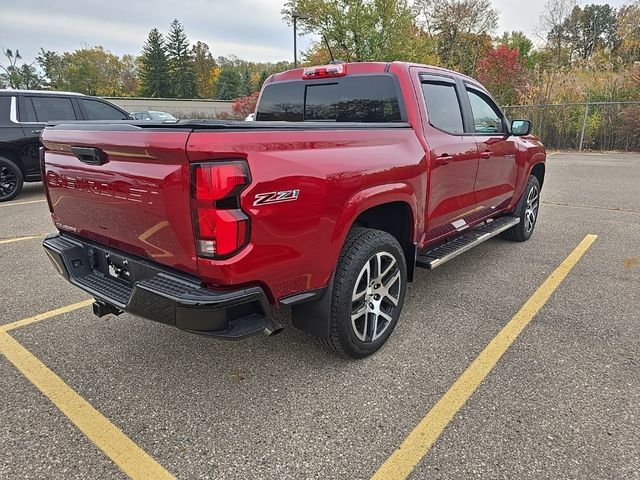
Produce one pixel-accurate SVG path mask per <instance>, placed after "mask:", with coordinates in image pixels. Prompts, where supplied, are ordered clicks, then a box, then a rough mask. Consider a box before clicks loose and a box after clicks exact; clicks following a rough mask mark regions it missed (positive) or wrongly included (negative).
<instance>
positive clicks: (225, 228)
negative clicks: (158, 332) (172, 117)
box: [41, 62, 546, 358]
mask: <svg viewBox="0 0 640 480" xmlns="http://www.w3.org/2000/svg"><path fill="white" fill-rule="evenodd" d="M255 117H256V121H255V122H234V121H205V120H184V121H178V122H175V123H171V124H167V123H166V122H165V123H155V122H149V121H146V122H135V121H124V122H82V123H78V124H72V123H67V124H58V125H52V126H49V127H47V128H46V129H45V131H44V133H43V135H42V142H43V145H44V147H43V148H42V150H41V155H42V167H43V176H44V178H45V185H46V192H47V198H48V201H49V209H50V211H51V215H52V217H53V221H54V223H55V225H56V227H57V229H58V230H59V232H58V233H57V234H55V235H52V236H49V237H48V238H46V239H45V241H44V247H45V250H46V252H47V254H48V256H49V258H50V259H51V261H52V263H53V264H54V266H55V267H56V268H57V270H58V271H59V272H60V274H61V275H63V276H64V277H65V278H66V279H67V280H69V281H70V282H72V283H73V284H75V285H76V286H78V287H79V288H81V289H82V290H84V291H86V292H88V293H90V294H91V295H93V296H94V297H95V303H94V304H93V308H94V313H95V314H96V315H98V316H103V315H106V314H120V313H121V312H123V311H127V312H130V313H132V314H135V315H139V316H142V317H145V318H148V319H152V320H156V321H160V322H163V323H166V324H170V325H174V326H176V327H178V328H180V329H183V330H188V331H191V332H197V333H199V334H203V335H209V336H211V337H216V338H225V339H238V338H243V337H246V336H248V335H252V334H255V333H259V332H265V333H267V334H273V333H276V332H278V331H280V330H281V329H282V327H281V326H280V325H279V324H278V323H277V322H276V321H275V320H274V319H273V318H272V311H273V309H275V308H277V307H279V306H282V305H289V306H291V313H292V323H293V325H294V326H295V327H298V328H300V329H302V330H304V331H306V332H308V333H310V334H312V335H315V336H316V337H318V338H319V339H320V341H321V343H323V344H324V345H325V346H326V347H328V348H330V349H332V350H334V351H336V352H337V353H339V354H342V355H345V356H348V357H352V358H361V357H365V356H367V355H370V354H372V353H373V352H375V351H376V350H377V349H378V348H380V347H381V346H382V345H383V344H384V343H385V342H386V340H387V339H388V337H389V335H390V334H391V332H392V331H393V329H394V327H395V325H396V323H397V321H398V317H399V316H400V310H401V309H402V305H403V301H404V297H405V291H406V288H407V282H410V281H412V279H413V274H414V269H415V268H416V267H424V268H428V269H432V268H436V267H437V266H439V265H441V264H443V263H444V262H446V261H448V260H450V259H451V258H454V257H455V256H457V255H458V254H460V253H462V252H464V251H466V250H468V249H469V248H472V247H473V246H475V245H478V244H479V243H481V242H483V241H485V240H487V239H488V238H491V237H493V236H495V235H497V234H502V235H503V236H504V237H506V238H507V239H509V240H513V241H524V240H527V239H528V238H529V237H530V236H531V234H532V233H533V230H534V227H535V224H536V220H537V217H538V207H539V199H540V189H541V187H542V185H543V182H544V174H545V157H546V154H545V150H544V147H543V146H542V144H541V143H540V142H539V141H538V139H537V138H535V137H534V136H532V135H530V128H531V125H530V123H529V122H528V121H526V120H514V121H512V122H511V123H509V122H508V121H507V119H506V117H505V116H504V114H503V113H502V112H501V110H500V109H499V108H498V106H497V105H496V103H495V102H494V101H493V100H492V98H491V96H490V95H489V93H488V92H487V91H486V90H485V89H484V88H483V87H482V85H480V84H479V83H478V82H477V81H475V80H473V79H471V78H468V77H465V76H463V75H459V74H457V73H454V72H451V71H448V70H443V69H440V68H435V67H430V66H425V65H414V64H408V63H401V62H393V63H357V64H331V65H326V66H322V67H313V68H303V69H295V70H290V71H286V72H283V73H279V74H276V75H272V76H271V77H270V78H269V79H268V80H267V81H266V82H265V84H264V86H263V88H262V91H261V94H260V98H259V102H258V106H257V109H256V116H255Z"/></svg>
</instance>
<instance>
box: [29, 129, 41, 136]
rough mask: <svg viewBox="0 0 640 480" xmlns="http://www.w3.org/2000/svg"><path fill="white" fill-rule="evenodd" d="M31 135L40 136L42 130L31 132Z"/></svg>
mask: <svg viewBox="0 0 640 480" xmlns="http://www.w3.org/2000/svg"><path fill="white" fill-rule="evenodd" d="M31 133H32V134H34V135H40V134H41V133H42V129H40V130H31Z"/></svg>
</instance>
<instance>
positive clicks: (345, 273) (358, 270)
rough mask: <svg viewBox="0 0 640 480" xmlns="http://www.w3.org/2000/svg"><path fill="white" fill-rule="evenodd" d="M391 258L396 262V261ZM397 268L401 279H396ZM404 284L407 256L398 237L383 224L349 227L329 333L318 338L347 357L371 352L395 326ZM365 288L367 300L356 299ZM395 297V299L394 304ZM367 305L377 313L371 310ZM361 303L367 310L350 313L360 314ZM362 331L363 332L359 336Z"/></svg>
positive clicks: (335, 284) (336, 278) (336, 279)
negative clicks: (390, 232)
mask: <svg viewBox="0 0 640 480" xmlns="http://www.w3.org/2000/svg"><path fill="white" fill-rule="evenodd" d="M392 259H393V260H395V263H392ZM367 265H368V266H367ZM380 270H382V271H380ZM396 270H397V271H396ZM366 271H368V272H369V273H366ZM385 271H386V273H385ZM398 273H399V282H400V283H399V284H397V283H396V282H397V280H396V277H397V275H398ZM376 274H377V275H376ZM380 274H384V275H380ZM357 281H359V283H358V285H356V282H357ZM378 281H379V283H377V282H378ZM365 285H366V287H365ZM356 287H358V290H359V291H358V292H357V291H356ZM363 288H364V290H363ZM406 288H407V266H406V260H405V257H404V253H403V251H402V248H401V247H400V245H399V244H398V241H397V240H396V239H395V238H394V237H393V236H391V235H390V234H388V233H387V232H383V231H381V230H373V229H368V228H361V227H355V228H353V229H351V231H350V232H349V235H348V236H347V239H346V241H345V244H344V247H343V248H342V252H341V253H340V258H339V260H338V265H337V267H336V271H335V275H334V281H333V288H332V290H331V310H330V334H329V338H318V340H319V341H320V343H321V344H322V345H323V346H325V347H326V348H327V349H329V350H331V351H333V352H336V353H338V354H339V355H342V356H344V357H348V358H364V357H367V356H369V355H371V354H372V353H374V352H376V351H377V350H378V349H379V348H380V347H381V346H382V345H384V343H385V342H386V341H387V339H388V338H389V336H390V335H391V333H392V332H393V329H394V328H395V326H396V323H397V322H398V317H399V316H400V311H401V310H402V305H403V303H404V296H405V292H406ZM387 289H388V293H383V294H382V295H380V294H379V293H378V294H376V293H375V291H376V290H377V291H378V292H386V291H387ZM362 291H364V292H365V293H364V294H363V295H362V299H363V300H354V298H355V297H356V296H357V295H358V294H359V293H360V292H362ZM367 292H368V293H367ZM393 300H395V301H396V302H397V304H396V305H394V304H393V302H392V301H393ZM360 302H362V305H360ZM354 305H355V306H354ZM374 305H375V309H374ZM369 306H371V308H372V309H374V310H375V312H379V313H373V312H372V313H370V311H369ZM354 308H355V311H356V313H355V314H354ZM362 309H364V311H365V313H364V314H362V316H360V317H359V318H356V319H355V320H352V315H353V316H356V315H357V314H358V312H361V311H362ZM383 314H384V315H386V317H384V316H383ZM387 317H388V318H390V319H388V318H387ZM376 328H377V330H376V331H374V329H376ZM360 330H361V331H360ZM359 335H362V337H363V338H359Z"/></svg>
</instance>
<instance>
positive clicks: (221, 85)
mask: <svg viewBox="0 0 640 480" xmlns="http://www.w3.org/2000/svg"><path fill="white" fill-rule="evenodd" d="M216 96H217V97H218V99H219V100H235V99H236V98H238V97H241V96H242V77H241V76H240V74H239V73H238V72H237V70H234V69H232V68H229V67H226V68H223V69H222V72H220V77H219V78H218V82H217V83H216Z"/></svg>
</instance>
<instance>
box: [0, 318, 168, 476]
mask: <svg viewBox="0 0 640 480" xmlns="http://www.w3.org/2000/svg"><path fill="white" fill-rule="evenodd" d="M0 352H2V353H3V354H4V356H5V357H6V358H7V360H9V361H10V362H11V363H12V364H13V365H14V366H15V367H16V368H17V369H18V370H19V371H20V372H21V373H22V374H23V375H24V376H25V377H27V378H28V379H29V381H30V382H31V383H33V385H35V387H36V388H37V389H38V390H40V391H41V392H42V393H43V394H44V395H46V396H47V397H48V398H49V400H51V401H52V402H53V404H54V405H55V406H56V407H58V408H59V409H60V411H62V413H64V414H65V415H66V416H67V417H68V418H69V420H71V421H72V422H73V423H74V424H75V426H76V427H78V429H80V431H81V432H82V433H84V434H85V435H86V436H87V438H89V440H91V441H92V442H93V443H94V444H95V445H96V446H97V447H98V448H100V449H101V450H102V451H103V452H104V453H105V454H106V455H107V456H108V457H109V458H110V459H111V460H113V462H114V463H115V464H116V465H117V466H118V467H120V469H121V470H122V471H123V472H124V473H125V474H127V475H128V476H129V477H131V478H133V479H149V480H151V479H154V480H155V479H169V478H174V477H173V475H171V474H170V473H169V472H168V471H167V470H165V469H164V467H162V465H160V464H159V463H158V462H156V461H155V460H154V459H153V458H151V457H150V456H149V455H148V454H147V453H146V452H145V451H144V450H142V449H141V448H140V447H139V446H138V445H136V444H135V443H133V441H132V440H131V439H130V438H129V437H127V436H126V435H125V434H124V433H122V431H121V430H120V429H119V428H118V427H116V426H115V425H114V424H113V423H111V422H110V421H109V419H108V418H107V417H105V416H104V415H102V414H101V413H100V412H99V411H98V410H96V409H95V408H93V407H92V406H91V405H90V404H89V402H87V401H86V400H85V399H84V398H82V397H81V396H80V395H78V394H77V393H76V392H75V391H74V390H73V389H72V388H71V387H69V385H67V384H66V383H65V382H64V381H63V380H62V379H61V378H60V377H58V376H57V375H56V374H55V373H53V372H52V371H51V370H50V369H49V368H48V367H47V366H46V365H45V364H44V363H42V362H41V361H40V360H38V359H37V358H36V357H35V356H34V355H33V354H32V353H31V352H29V351H28V350H27V349H26V348H24V347H23V346H22V345H20V343H18V342H17V341H16V340H14V339H13V338H12V337H11V336H10V335H9V334H8V333H7V332H4V331H0Z"/></svg>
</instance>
